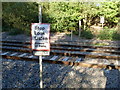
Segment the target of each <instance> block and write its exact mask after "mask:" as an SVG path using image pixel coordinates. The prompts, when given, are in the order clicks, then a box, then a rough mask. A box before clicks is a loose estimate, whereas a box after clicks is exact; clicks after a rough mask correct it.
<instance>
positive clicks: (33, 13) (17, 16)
mask: <svg viewBox="0 0 120 90" xmlns="http://www.w3.org/2000/svg"><path fill="white" fill-rule="evenodd" d="M2 4H3V8H2V9H3V10H2V11H3V15H2V16H3V17H2V20H3V23H2V24H3V31H10V34H12V33H13V35H15V34H19V33H27V34H28V33H30V25H31V23H33V22H38V18H37V17H38V7H37V4H36V3H28V2H26V3H25V2H24V3H22V2H10V3H9V2H4V3H2Z"/></svg>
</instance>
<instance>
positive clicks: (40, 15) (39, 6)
mask: <svg viewBox="0 0 120 90" xmlns="http://www.w3.org/2000/svg"><path fill="white" fill-rule="evenodd" d="M38 8H39V15H38V18H39V23H42V8H41V5H40V4H39V5H38ZM39 66H40V88H43V82H42V55H40V56H39Z"/></svg>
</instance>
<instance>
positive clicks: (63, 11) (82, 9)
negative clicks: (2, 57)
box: [2, 0, 120, 40]
mask: <svg viewBox="0 0 120 90" xmlns="http://www.w3.org/2000/svg"><path fill="white" fill-rule="evenodd" d="M107 1H108V0H107ZM40 5H41V6H42V22H43V23H50V24H51V31H52V32H64V31H67V32H70V31H71V30H73V31H74V34H77V35H78V29H79V26H78V25H79V20H81V24H82V26H81V29H82V32H81V37H83V38H87V39H92V38H93V37H95V35H93V34H92V33H91V31H90V29H89V28H90V26H92V25H98V24H99V23H100V16H104V17H105V23H104V26H105V27H107V28H105V30H103V31H101V32H100V34H99V35H98V36H97V38H99V39H109V40H120V33H119V32H120V29H114V30H113V29H110V28H117V27H119V26H120V25H119V23H118V22H119V21H120V20H119V18H120V7H119V6H120V2H119V1H114V2H112V1H108V2H99V3H98V2H42V3H40ZM2 6H3V10H2V11H3V15H2V16H3V19H2V20H3V31H10V32H11V34H19V33H25V34H28V35H29V34H30V25H31V23H37V22H38V4H37V3H32V2H12V3H11V2H3V5H2Z"/></svg>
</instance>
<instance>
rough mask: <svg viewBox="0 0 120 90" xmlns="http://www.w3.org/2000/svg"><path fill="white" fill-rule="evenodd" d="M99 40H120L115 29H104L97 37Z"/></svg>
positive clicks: (119, 35)
mask: <svg viewBox="0 0 120 90" xmlns="http://www.w3.org/2000/svg"><path fill="white" fill-rule="evenodd" d="M97 38H98V39H100V40H120V34H119V33H118V32H117V30H116V29H115V28H111V29H104V30H102V31H100V33H99V35H98V36H97Z"/></svg>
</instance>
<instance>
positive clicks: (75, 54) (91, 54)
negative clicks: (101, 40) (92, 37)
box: [0, 40, 120, 69]
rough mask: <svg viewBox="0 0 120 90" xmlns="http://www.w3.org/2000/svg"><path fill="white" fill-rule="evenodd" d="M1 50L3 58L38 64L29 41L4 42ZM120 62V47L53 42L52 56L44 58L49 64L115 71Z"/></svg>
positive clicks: (0, 45)
mask: <svg viewBox="0 0 120 90" xmlns="http://www.w3.org/2000/svg"><path fill="white" fill-rule="evenodd" d="M0 48H1V49H2V52H1V56H2V57H3V58H7V59H15V60H19V59H20V60H30V61H31V60H32V61H37V62H38V56H34V55H33V53H32V52H33V51H32V50H31V46H30V42H29V41H25V42H21V41H16V40H2V41H0ZM119 60H120V47H119V46H93V45H81V44H75V43H71V42H70V43H69V42H58V43H54V42H51V52H50V56H44V57H43V62H48V63H56V64H65V65H75V66H83V67H92V68H113V69H120V61H119Z"/></svg>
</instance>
